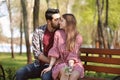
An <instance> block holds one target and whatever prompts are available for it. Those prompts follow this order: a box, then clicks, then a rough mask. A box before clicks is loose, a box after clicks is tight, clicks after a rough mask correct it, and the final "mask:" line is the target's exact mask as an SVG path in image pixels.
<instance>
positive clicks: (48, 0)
mask: <svg viewBox="0 0 120 80" xmlns="http://www.w3.org/2000/svg"><path fill="white" fill-rule="evenodd" d="M46 2H47V8H49V7H50V0H46Z"/></svg>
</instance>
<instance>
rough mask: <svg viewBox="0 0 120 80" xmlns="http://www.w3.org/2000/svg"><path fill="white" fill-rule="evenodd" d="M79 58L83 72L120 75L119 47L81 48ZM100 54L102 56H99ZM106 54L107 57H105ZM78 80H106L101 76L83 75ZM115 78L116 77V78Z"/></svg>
mask: <svg viewBox="0 0 120 80" xmlns="http://www.w3.org/2000/svg"><path fill="white" fill-rule="evenodd" d="M80 52H81V55H80V59H81V60H82V62H83V64H84V68H85V72H86V71H87V72H88V71H94V72H95V73H107V74H115V75H116V76H120V49H96V48H81V49H80ZM100 55H102V57H100ZM106 55H108V57H106ZM80 80H107V79H101V78H93V77H86V76H85V77H84V78H83V79H80ZM116 80H117V79H116Z"/></svg>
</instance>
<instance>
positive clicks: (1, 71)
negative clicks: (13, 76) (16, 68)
mask: <svg viewBox="0 0 120 80" xmlns="http://www.w3.org/2000/svg"><path fill="white" fill-rule="evenodd" d="M1 78H2V80H5V73H4V69H3V67H2V65H1V64H0V80H1Z"/></svg>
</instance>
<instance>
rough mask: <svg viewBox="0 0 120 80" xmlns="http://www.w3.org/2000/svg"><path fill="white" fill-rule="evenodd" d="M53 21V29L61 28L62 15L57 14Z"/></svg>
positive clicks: (54, 15)
mask: <svg viewBox="0 0 120 80" xmlns="http://www.w3.org/2000/svg"><path fill="white" fill-rule="evenodd" d="M52 18H53V19H52V21H51V27H52V28H53V29H56V28H59V20H60V14H59V13H56V14H53V15H52Z"/></svg>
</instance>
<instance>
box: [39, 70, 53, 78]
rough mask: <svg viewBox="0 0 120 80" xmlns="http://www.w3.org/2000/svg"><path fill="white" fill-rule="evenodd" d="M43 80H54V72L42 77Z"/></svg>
mask: <svg viewBox="0 0 120 80" xmlns="http://www.w3.org/2000/svg"><path fill="white" fill-rule="evenodd" d="M41 78H42V80H52V72H51V71H49V72H47V73H45V74H43V75H42V76H41Z"/></svg>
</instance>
